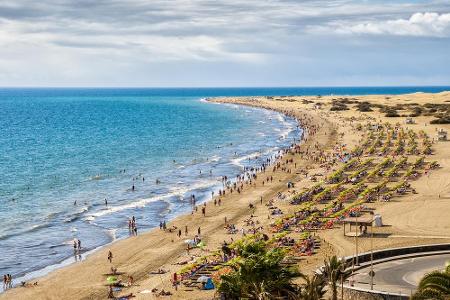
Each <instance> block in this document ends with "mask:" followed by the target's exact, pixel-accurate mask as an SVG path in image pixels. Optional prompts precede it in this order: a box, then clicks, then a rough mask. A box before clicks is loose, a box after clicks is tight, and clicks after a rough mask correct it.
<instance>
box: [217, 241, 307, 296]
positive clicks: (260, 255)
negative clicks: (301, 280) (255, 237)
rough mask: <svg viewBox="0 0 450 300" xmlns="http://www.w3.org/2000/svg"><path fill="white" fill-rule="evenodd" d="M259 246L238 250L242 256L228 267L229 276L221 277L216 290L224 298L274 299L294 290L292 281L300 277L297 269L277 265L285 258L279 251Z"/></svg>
mask: <svg viewBox="0 0 450 300" xmlns="http://www.w3.org/2000/svg"><path fill="white" fill-rule="evenodd" d="M257 243H258V242H257ZM260 246H261V245H247V247H243V248H244V249H239V252H240V253H241V255H243V256H241V257H240V258H239V259H237V260H234V261H233V262H232V263H231V264H230V265H229V266H230V267H231V268H232V269H233V271H232V272H231V273H229V274H225V275H222V276H221V282H220V284H219V285H218V291H219V292H220V293H222V294H223V295H224V296H225V297H226V299H239V298H250V299H275V298H277V297H283V296H288V295H290V293H292V292H294V291H295V286H294V284H293V282H292V281H293V279H294V278H295V277H298V276H299V275H300V273H299V272H298V270H296V269H295V268H290V267H286V266H284V265H282V264H281V261H282V260H283V258H284V256H285V254H284V252H283V251H282V250H280V249H271V250H267V249H266V248H265V247H260Z"/></svg>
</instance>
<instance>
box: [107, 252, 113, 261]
mask: <svg viewBox="0 0 450 300" xmlns="http://www.w3.org/2000/svg"><path fill="white" fill-rule="evenodd" d="M112 259H113V254H112V252H111V250H110V251H109V252H108V260H109V262H110V263H112Z"/></svg>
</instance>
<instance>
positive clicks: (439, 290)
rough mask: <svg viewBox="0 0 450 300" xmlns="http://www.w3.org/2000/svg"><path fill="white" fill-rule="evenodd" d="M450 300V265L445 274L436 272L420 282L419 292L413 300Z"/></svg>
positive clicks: (427, 275)
mask: <svg viewBox="0 0 450 300" xmlns="http://www.w3.org/2000/svg"><path fill="white" fill-rule="evenodd" d="M449 298H450V265H448V266H447V268H446V269H445V270H444V271H443V272H439V271H434V272H431V273H428V274H426V275H425V276H424V277H423V278H422V280H420V282H419V287H418V289H417V292H416V293H415V294H414V295H413V296H412V297H411V299H412V300H425V299H435V300H441V299H442V300H445V299H449Z"/></svg>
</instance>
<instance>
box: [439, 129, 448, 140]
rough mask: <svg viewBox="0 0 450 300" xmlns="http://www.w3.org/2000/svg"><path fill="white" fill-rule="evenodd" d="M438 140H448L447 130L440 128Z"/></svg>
mask: <svg viewBox="0 0 450 300" xmlns="http://www.w3.org/2000/svg"><path fill="white" fill-rule="evenodd" d="M437 136H438V141H446V140H447V131H445V130H444V129H439V131H438V133H437Z"/></svg>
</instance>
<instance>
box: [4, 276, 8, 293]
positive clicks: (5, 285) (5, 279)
mask: <svg viewBox="0 0 450 300" xmlns="http://www.w3.org/2000/svg"><path fill="white" fill-rule="evenodd" d="M7 288H8V277H7V276H6V274H5V275H3V290H4V291H6V289H7Z"/></svg>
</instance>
